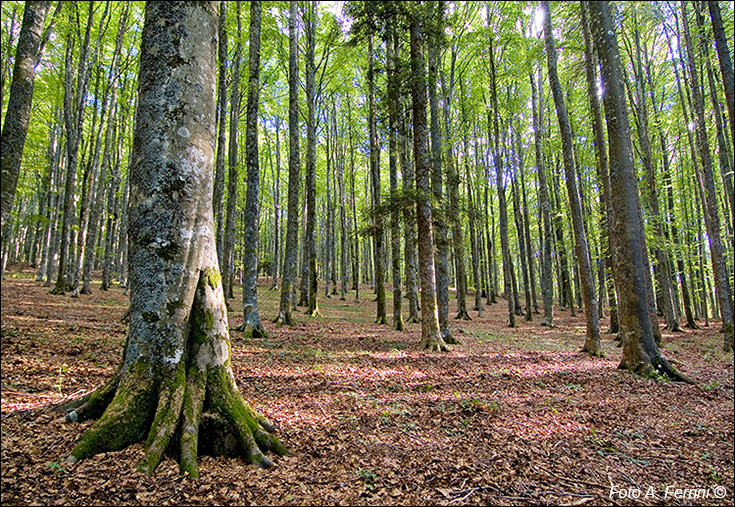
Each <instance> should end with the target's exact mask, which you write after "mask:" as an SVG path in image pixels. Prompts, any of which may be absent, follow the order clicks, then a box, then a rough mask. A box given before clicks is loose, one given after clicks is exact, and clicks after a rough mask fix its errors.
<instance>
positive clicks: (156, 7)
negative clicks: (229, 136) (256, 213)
mask: <svg viewBox="0 0 735 507" xmlns="http://www.w3.org/2000/svg"><path fill="white" fill-rule="evenodd" d="M216 14H217V4H216V2H207V3H195V4H177V3H171V2H151V3H149V4H148V6H147V7H146V16H145V26H144V29H143V42H142V47H141V54H142V58H141V70H140V88H139V89H140V112H139V114H138V120H137V125H136V131H135V144H134V150H135V152H136V155H135V156H134V157H133V161H134V163H133V166H132V168H131V172H132V176H131V183H132V185H133V191H132V202H131V225H132V227H131V229H130V239H131V273H130V274H131V307H130V314H131V324H130V333H129V334H128V340H127V343H126V346H125V352H124V357H123V361H122V363H121V365H120V367H119V369H118V371H117V372H116V374H115V375H114V376H113V378H112V379H111V380H110V381H109V382H108V383H107V384H106V385H104V386H103V387H101V388H100V389H98V390H97V391H95V392H94V393H92V394H90V395H88V396H86V397H85V398H82V399H81V400H79V401H77V402H73V403H72V404H71V407H70V408H73V409H74V410H73V411H71V412H70V413H69V414H67V417H66V419H67V420H70V421H77V420H82V419H88V418H93V417H98V416H101V417H100V419H99V420H98V421H97V422H95V423H94V424H93V425H92V426H91V427H90V428H89V429H88V430H87V431H86V432H85V433H84V434H83V435H82V437H81V438H80V439H79V441H78V442H77V444H76V446H75V447H74V450H73V451H72V454H71V456H70V457H69V458H68V460H69V461H71V462H74V461H77V460H80V459H84V458H87V457H90V456H93V455H95V454H97V453H100V452H108V451H115V450H118V449H122V448H124V447H127V446H129V445H131V444H133V443H135V442H137V441H139V440H141V439H142V438H143V437H144V436H145V435H146V434H147V435H148V437H147V439H146V443H145V455H144V457H143V458H142V460H141V461H140V462H139V463H138V470H139V471H141V472H145V473H147V474H152V473H153V472H154V470H155V468H156V467H157V466H158V464H159V463H160V461H161V460H162V459H163V455H164V452H165V451H166V450H167V448H169V447H170V448H173V449H175V450H177V451H178V455H179V465H180V470H181V472H182V473H187V474H189V476H190V477H197V476H198V470H197V456H198V454H200V453H202V451H205V449H203V448H202V447H200V443H204V442H206V441H207V440H209V441H210V442H211V441H212V437H213V434H218V435H217V436H219V437H224V436H225V435H227V434H228V433H229V434H231V435H232V436H234V437H235V439H236V442H237V445H236V446H235V447H236V449H237V451H238V453H239V454H242V455H243V456H244V457H245V458H246V459H247V460H248V461H249V462H251V463H255V464H257V465H259V466H261V467H263V468H267V467H269V466H272V465H273V463H272V462H271V461H270V460H269V459H268V458H266V457H265V456H264V454H263V452H264V451H267V450H270V451H273V452H275V453H276V454H280V455H282V454H285V453H286V450H285V448H284V447H283V445H282V444H280V442H278V440H277V439H276V438H275V437H273V436H272V435H271V434H270V433H269V432H270V431H272V430H273V426H272V425H271V424H270V423H268V422H267V421H266V420H265V418H264V417H263V416H262V415H260V414H258V413H257V412H255V411H253V410H252V409H251V408H250V407H249V406H248V405H247V404H246V403H245V402H244V401H243V399H242V397H241V396H240V394H239V392H238V390H237V386H236V383H235V379H234V376H233V373H232V369H231V367H230V340H229V331H228V325H227V310H226V307H225V302H224V294H223V292H222V288H221V287H222V286H221V284H220V279H221V277H220V276H219V271H218V269H217V257H216V250H215V244H214V227H213V220H214V217H213V213H212V206H211V196H212V173H213V167H212V160H213V159H214V145H215V139H214V130H213V129H211V126H212V125H213V124H214V110H215V107H214V96H215V93H214V81H215V80H214V74H215V69H216V68H215V44H216V38H217V35H216V23H215V18H216ZM154 21H155V28H154ZM154 49H155V51H153V50H154ZM178 62H182V63H178ZM170 90H175V92H174V96H171V95H170V93H171V92H170ZM180 104H187V105H188V106H189V107H188V108H181V107H180ZM182 111H183V112H182ZM174 192H177V194H178V195H177V197H176V198H174V197H173V193H174ZM80 402H82V403H80ZM213 421H214V422H215V424H214V425H212V426H210V427H208V426H207V424H208V423H210V422H213ZM218 427H219V428H220V430H219V431H217V428H218ZM200 429H201V430H202V432H201V435H200V433H199V430H200ZM176 437H178V439H179V440H178V442H174V438H176ZM169 444H172V445H169Z"/></svg>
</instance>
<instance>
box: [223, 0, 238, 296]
mask: <svg viewBox="0 0 735 507" xmlns="http://www.w3.org/2000/svg"><path fill="white" fill-rule="evenodd" d="M236 5H237V42H236V43H235V56H234V58H233V62H232V89H231V91H230V139H229V143H230V144H229V148H228V150H227V165H228V168H229V173H228V181H227V216H226V218H225V237H224V245H223V249H222V288H223V290H224V293H225V301H226V302H227V306H228V308H229V306H230V303H229V300H230V299H231V298H232V297H233V295H234V294H233V285H234V281H235V259H234V256H235V221H236V220H237V192H238V189H237V187H238V180H239V176H238V173H239V171H238V147H239V145H238V124H239V123H240V59H241V51H242V49H241V48H242V44H241V41H242V25H241V23H240V2H239V1H238V2H236Z"/></svg>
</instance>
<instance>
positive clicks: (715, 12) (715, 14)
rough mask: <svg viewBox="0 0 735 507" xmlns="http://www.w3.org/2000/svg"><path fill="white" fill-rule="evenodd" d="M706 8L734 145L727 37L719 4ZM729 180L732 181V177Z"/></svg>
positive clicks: (734, 91) (734, 102)
mask: <svg viewBox="0 0 735 507" xmlns="http://www.w3.org/2000/svg"><path fill="white" fill-rule="evenodd" d="M707 7H708V8H709V15H710V18H711V19H712V32H713V33H714V36H715V46H716V47H717V57H718V58H719V61H720V73H721V74H722V84H723V86H724V87H725V100H726V101H727V116H728V117H729V118H730V137H731V139H732V142H733V144H735V75H734V74H733V69H732V60H730V50H729V49H728V47H727V35H726V32H725V28H724V25H723V24H722V15H721V14H720V4H719V3H718V2H715V1H712V2H707ZM730 178H731V179H732V176H730Z"/></svg>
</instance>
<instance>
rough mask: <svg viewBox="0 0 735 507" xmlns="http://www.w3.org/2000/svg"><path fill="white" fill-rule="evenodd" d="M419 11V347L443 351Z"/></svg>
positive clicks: (415, 79)
mask: <svg viewBox="0 0 735 507" xmlns="http://www.w3.org/2000/svg"><path fill="white" fill-rule="evenodd" d="M421 14H423V13H421V12H414V13H413V15H412V16H411V19H410V23H411V76H412V79H411V95H412V98H413V129H414V130H413V153H414V161H415V163H416V223H417V227H418V250H419V273H420V280H421V348H425V349H429V350H435V351H437V352H439V351H443V350H447V344H446V343H445V342H444V340H443V339H442V336H441V333H440V331H439V313H438V312H437V304H436V280H435V278H434V238H433V233H432V223H431V218H432V217H431V198H430V195H431V194H430V189H429V175H430V171H431V166H430V163H429V140H428V133H427V132H426V127H427V126H426V81H425V78H424V75H425V74H424V33H423V27H422V19H421V17H420V16H421Z"/></svg>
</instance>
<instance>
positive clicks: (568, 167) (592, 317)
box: [540, 1, 602, 356]
mask: <svg viewBox="0 0 735 507" xmlns="http://www.w3.org/2000/svg"><path fill="white" fill-rule="evenodd" d="M540 5H541V8H542V10H543V12H544V13H545V17H544V32H545V36H546V37H545V39H546V56H547V58H548V63H549V82H550V83H551V92H552V94H553V96H554V102H555V103H556V112H557V117H558V119H559V130H560V131H561V137H562V151H563V155H564V173H565V175H566V183H567V191H568V193H569V204H570V208H571V213H572V223H573V226H574V238H575V245H576V251H577V267H578V269H579V275H580V279H581V283H582V292H583V293H584V296H583V298H584V309H585V317H586V321H587V337H586V340H585V344H584V348H583V349H582V350H583V351H585V352H587V353H589V354H590V355H593V356H600V355H602V348H601V345H600V323H599V314H598V311H597V299H596V296H595V282H594V277H593V276H592V266H591V262H590V257H589V247H588V245H587V235H586V233H585V229H584V219H583V217H582V204H581V202H580V199H579V192H578V190H577V178H576V177H575V174H574V173H575V170H574V158H573V157H574V155H573V153H572V132H571V127H570V125H569V117H568V115H567V109H566V105H565V103H564V97H563V96H562V90H561V84H560V82H559V76H558V75H557V71H556V44H555V42H554V35H553V33H552V29H551V14H550V11H549V3H548V2H546V1H542V2H541V4H540ZM570 305H574V302H573V301H570Z"/></svg>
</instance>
